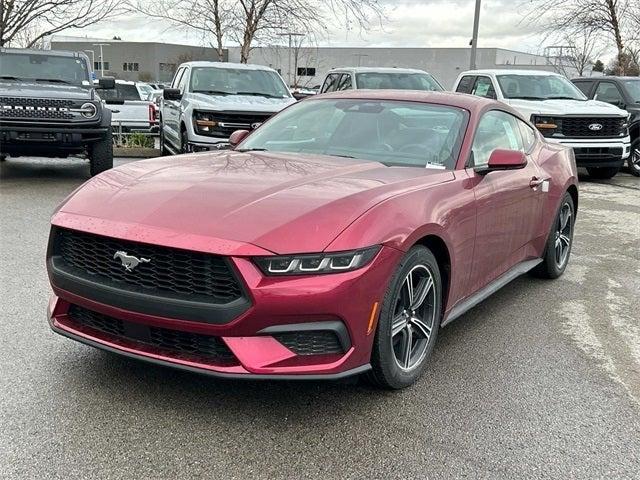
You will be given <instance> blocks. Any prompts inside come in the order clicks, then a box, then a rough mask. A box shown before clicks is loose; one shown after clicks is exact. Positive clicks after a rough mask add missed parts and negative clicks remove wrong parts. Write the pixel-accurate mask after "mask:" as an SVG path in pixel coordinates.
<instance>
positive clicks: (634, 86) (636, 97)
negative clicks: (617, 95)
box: [622, 78, 640, 103]
mask: <svg viewBox="0 0 640 480" xmlns="http://www.w3.org/2000/svg"><path fill="white" fill-rule="evenodd" d="M622 83H624V86H625V87H626V89H627V92H628V93H629V96H630V97H631V98H632V99H633V101H634V102H636V103H640V78H639V79H638V80H623V82H622Z"/></svg>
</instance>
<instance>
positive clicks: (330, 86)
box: [320, 73, 340, 93]
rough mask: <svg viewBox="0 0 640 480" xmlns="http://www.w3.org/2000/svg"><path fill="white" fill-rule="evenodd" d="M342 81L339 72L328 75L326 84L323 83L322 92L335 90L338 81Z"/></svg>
mask: <svg viewBox="0 0 640 480" xmlns="http://www.w3.org/2000/svg"><path fill="white" fill-rule="evenodd" d="M339 81H340V74H339V73H331V74H329V75H327V78H326V79H325V80H324V84H323V85H322V90H321V91H320V93H326V92H335V91H336V89H337V88H338V82H339Z"/></svg>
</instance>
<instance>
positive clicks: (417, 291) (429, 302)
mask: <svg viewBox="0 0 640 480" xmlns="http://www.w3.org/2000/svg"><path fill="white" fill-rule="evenodd" d="M435 295H436V290H435V285H434V281H433V274H432V273H431V271H430V270H429V268H428V267H427V266H426V265H416V266H415V267H413V268H412V269H411V271H410V272H409V273H408V274H407V276H406V277H405V279H404V281H403V283H402V286H401V288H400V291H399V293H398V296H397V298H396V301H395V307H394V314H393V322H392V324H391V347H392V350H393V354H394V358H395V361H396V363H397V365H398V367H400V369H401V370H403V371H410V370H413V369H414V368H416V367H417V366H419V365H420V364H421V363H422V361H423V360H424V358H425V356H426V353H427V351H428V346H429V339H430V338H431V332H432V330H433V326H434V323H435V314H436V309H435Z"/></svg>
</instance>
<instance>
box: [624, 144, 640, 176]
mask: <svg viewBox="0 0 640 480" xmlns="http://www.w3.org/2000/svg"><path fill="white" fill-rule="evenodd" d="M627 165H628V166H629V172H631V175H634V176H636V177H640V137H638V138H636V139H635V140H634V141H633V142H632V143H631V155H629V160H627Z"/></svg>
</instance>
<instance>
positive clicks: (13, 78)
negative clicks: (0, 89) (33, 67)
mask: <svg viewBox="0 0 640 480" xmlns="http://www.w3.org/2000/svg"><path fill="white" fill-rule="evenodd" d="M0 79H2V80H21V79H20V78H19V77H13V76H11V75H0Z"/></svg>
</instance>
